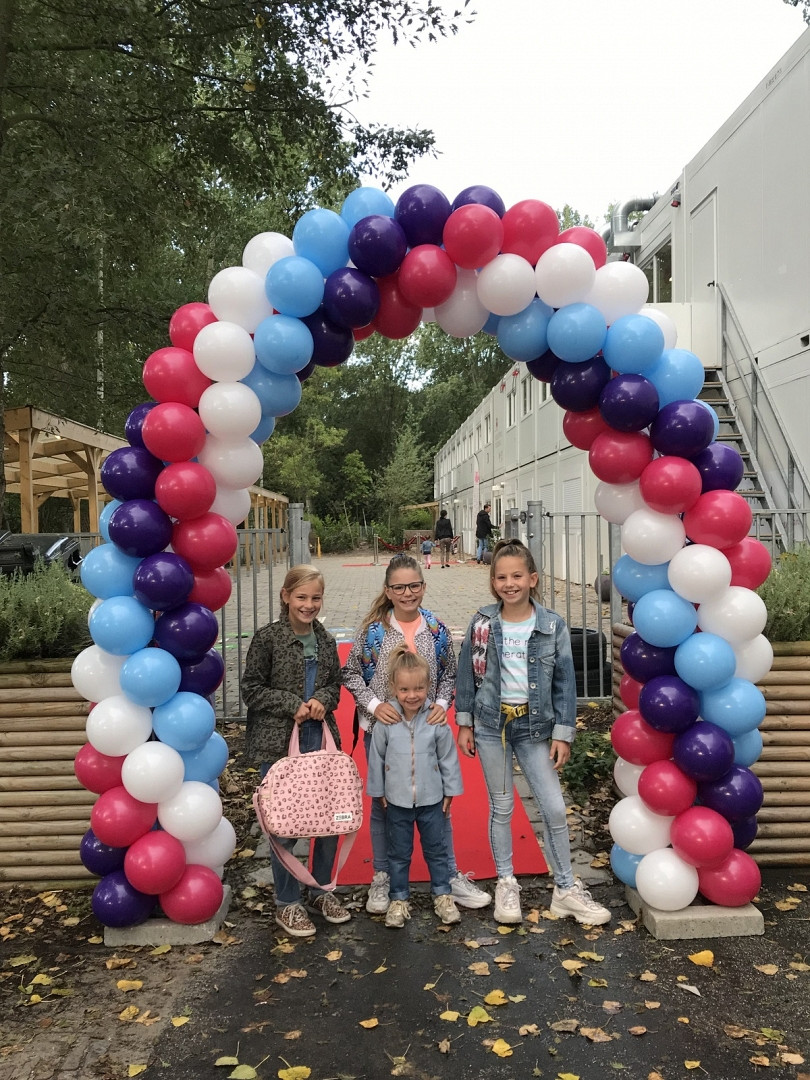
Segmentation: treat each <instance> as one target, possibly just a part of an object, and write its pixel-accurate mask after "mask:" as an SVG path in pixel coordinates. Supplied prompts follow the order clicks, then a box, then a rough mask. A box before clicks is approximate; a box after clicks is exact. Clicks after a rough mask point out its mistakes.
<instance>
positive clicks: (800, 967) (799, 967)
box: [788, 960, 810, 971]
mask: <svg viewBox="0 0 810 1080" xmlns="http://www.w3.org/2000/svg"><path fill="white" fill-rule="evenodd" d="M788 967H791V968H793V970H794V971H810V964H803V963H800V962H799V961H798V960H792V961H791V962H790V963H789V964H788Z"/></svg>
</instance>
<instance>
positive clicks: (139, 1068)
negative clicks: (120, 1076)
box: [127, 1065, 147, 1076]
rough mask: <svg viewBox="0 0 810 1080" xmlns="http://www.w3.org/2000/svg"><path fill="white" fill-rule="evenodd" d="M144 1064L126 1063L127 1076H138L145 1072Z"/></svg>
mask: <svg viewBox="0 0 810 1080" xmlns="http://www.w3.org/2000/svg"><path fill="white" fill-rule="evenodd" d="M146 1068H147V1067H146V1065H128V1066H127V1076H140V1075H141V1073H142V1072H146Z"/></svg>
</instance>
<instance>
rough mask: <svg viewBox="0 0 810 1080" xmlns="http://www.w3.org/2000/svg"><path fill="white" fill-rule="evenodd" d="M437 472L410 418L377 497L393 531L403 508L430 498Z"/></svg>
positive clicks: (378, 485) (383, 474)
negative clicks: (431, 464)
mask: <svg viewBox="0 0 810 1080" xmlns="http://www.w3.org/2000/svg"><path fill="white" fill-rule="evenodd" d="M432 477H433V470H432V469H431V468H430V466H429V465H428V464H427V462H426V460H425V452H424V450H423V448H422V446H421V445H420V442H419V436H418V433H417V431H416V427H415V425H414V423H413V421H412V419H411V418H409V419H408V420H407V421H406V423H405V425H404V427H403V428H402V430H401V431H400V433H399V436H398V438H397V441H396V446H395V447H394V456H393V457H392V458H391V460H390V461H389V462H388V464H387V465H386V466H385V468H384V469H383V470H382V472H381V473H380V476H379V479H378V482H377V495H378V498H379V501H380V505H381V508H382V511H383V513H384V514H385V517H386V521H387V524H388V528H389V530H390V529H392V528H394V527H395V525H396V522H397V520H398V518H399V516H400V507H402V506H407V505H408V504H409V503H419V502H424V501H425V500H426V499H427V498H428V497H429V495H430V489H431V481H432Z"/></svg>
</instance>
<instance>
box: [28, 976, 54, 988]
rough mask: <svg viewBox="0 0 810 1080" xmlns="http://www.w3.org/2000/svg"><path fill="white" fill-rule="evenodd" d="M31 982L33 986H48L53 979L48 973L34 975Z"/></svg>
mask: <svg viewBox="0 0 810 1080" xmlns="http://www.w3.org/2000/svg"><path fill="white" fill-rule="evenodd" d="M31 982H32V983H33V985H34V986H50V985H51V983H52V982H53V979H52V978H51V977H50V975H35V976H34V977H33V979H32V980H31Z"/></svg>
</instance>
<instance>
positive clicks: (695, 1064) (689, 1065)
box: [683, 1061, 700, 1069]
mask: <svg viewBox="0 0 810 1080" xmlns="http://www.w3.org/2000/svg"><path fill="white" fill-rule="evenodd" d="M683 1067H684V1068H685V1069H699V1068H700V1062H699V1061H685V1062H684V1063H683Z"/></svg>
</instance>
